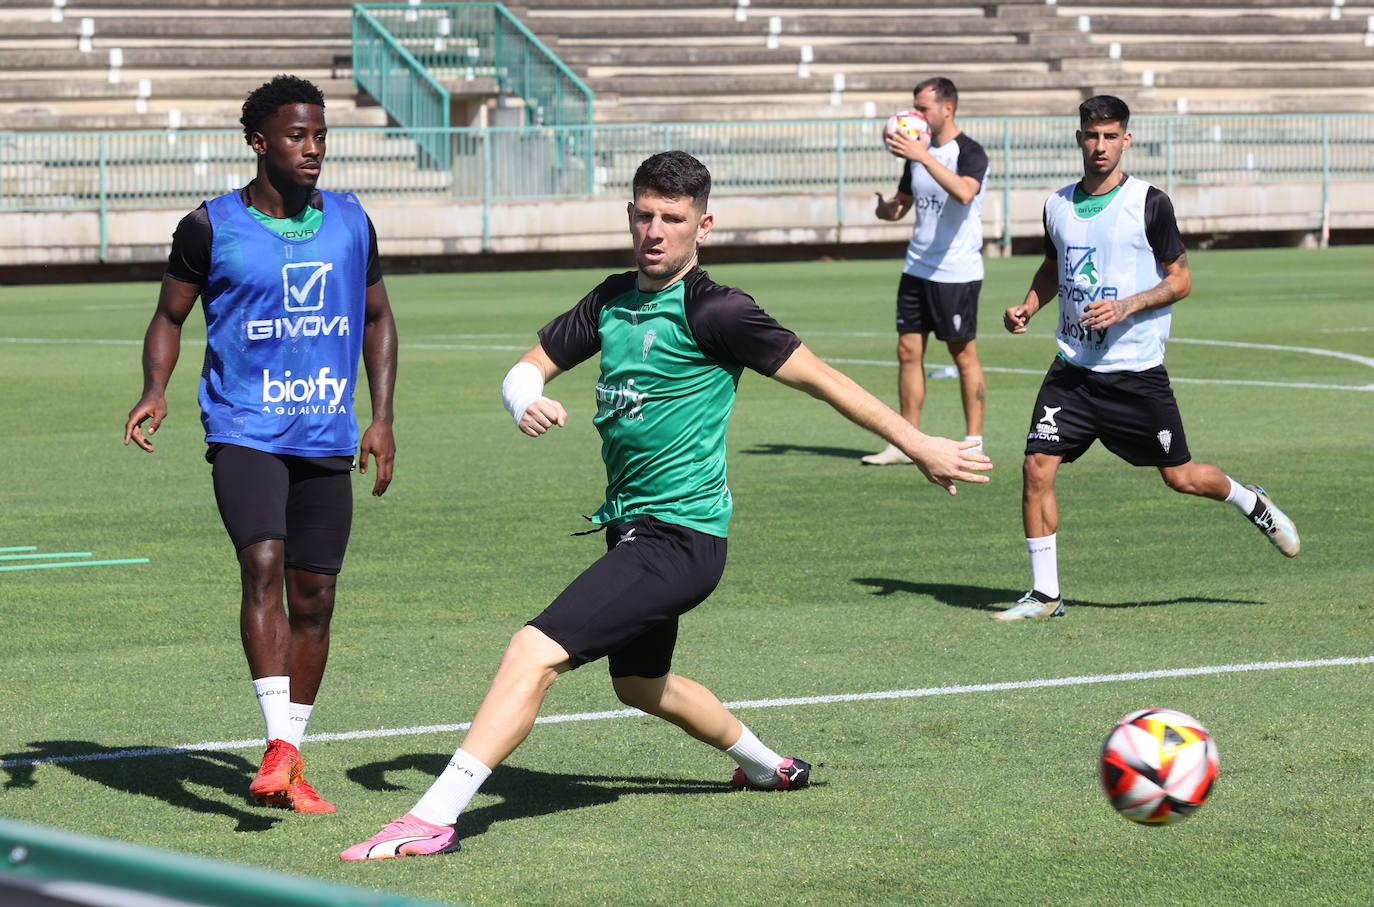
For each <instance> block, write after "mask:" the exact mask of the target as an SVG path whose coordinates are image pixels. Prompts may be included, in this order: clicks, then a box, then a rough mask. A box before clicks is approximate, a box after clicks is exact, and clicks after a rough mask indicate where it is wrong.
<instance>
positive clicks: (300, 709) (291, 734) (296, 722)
mask: <svg viewBox="0 0 1374 907" xmlns="http://www.w3.org/2000/svg"><path fill="white" fill-rule="evenodd" d="M314 710H315V707H314V706H313V705H305V704H304V703H300V702H293V703H291V708H290V709H288V710H287V712H288V714H289V716H290V719H291V721H290V728H289V729H288V731H287V736H284V737H282V738H281V739H283V740H285V741H286V742H287V743H289V744H291V745H292V746H294V747H295V748H296V749H300V748H301V741H302V740H304V739H305V726H306V725H307V724H308V723H309V722H310V713H311V712H312V711H314Z"/></svg>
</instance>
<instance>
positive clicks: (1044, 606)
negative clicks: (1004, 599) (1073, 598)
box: [988, 589, 1064, 620]
mask: <svg viewBox="0 0 1374 907" xmlns="http://www.w3.org/2000/svg"><path fill="white" fill-rule="evenodd" d="M988 616H989V617H991V618H992V619H993V620H1031V619H1033V618H1036V617H1063V616H1064V599H1063V597H1062V596H1060V597H1059V598H1050V597H1049V596H1048V595H1046V594H1044V593H1043V592H1036V591H1035V590H1034V589H1032V590H1031V591H1029V592H1027V593H1026V594H1025V595H1023V596H1021V597H1020V598H1018V599H1017V600H1016V604H1014V605H1012V606H1011V607H1010V608H1008V609H1006V610H1005V611H998V612H997V613H996V614H991V615H988Z"/></svg>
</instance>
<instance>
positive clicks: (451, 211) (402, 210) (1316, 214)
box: [0, 182, 1374, 282]
mask: <svg viewBox="0 0 1374 907" xmlns="http://www.w3.org/2000/svg"><path fill="white" fill-rule="evenodd" d="M879 188H881V189H882V190H883V191H884V192H885V193H886V192H890V191H891V188H890V187H888V186H882V187H876V186H875V187H873V189H872V190H866V191H855V192H852V193H848V194H846V195H845V196H844V197H843V200H842V202H841V200H839V199H837V198H836V197H835V196H834V195H758V196H718V197H715V198H713V199H712V200H711V208H712V211H713V212H714V213H715V216H716V226H715V229H714V230H713V232H712V235H711V238H710V239H709V240H708V242H709V244H710V245H712V246H714V247H716V248H721V247H728V248H729V249H730V251H731V255H732V257H735V258H748V257H750V255H751V253H757V256H758V257H760V258H768V257H776V256H777V255H778V252H779V250H780V249H783V248H787V249H788V251H789V253H790V257H797V256H798V255H804V253H805V252H806V250H807V248H808V247H815V250H816V254H818V255H819V254H835V251H834V250H835V249H836V248H837V247H839V248H846V247H848V248H852V249H854V250H855V252H856V254H857V253H858V250H859V249H861V248H862V247H864V246H869V245H874V244H878V245H890V244H894V243H904V242H905V241H906V239H907V237H908V236H909V235H910V230H911V223H912V221H911V218H910V217H909V216H908V217H907V218H906V219H905V220H904V221H901V222H899V223H896V224H892V223H886V222H880V221H878V220H877V219H876V218H875V217H874V216H873V205H874V201H875V199H874V194H873V192H874V191H876V190H877V189H879ZM1046 194H1047V190H1045V189H1043V188H1036V189H1013V190H1010V192H1003V191H1001V190H996V191H992V192H989V194H988V195H987V197H986V198H985V200H984V207H983V229H984V236H985V239H986V241H987V244H986V246H985V251H986V254H988V255H999V254H1005V252H1006V251H1007V246H1006V245H1005V244H1004V242H1003V241H1004V240H1007V239H1009V240H1010V241H1011V242H1012V244H1014V245H1016V246H1017V247H1020V248H1026V247H1028V246H1029V247H1033V245H1031V244H1033V243H1034V242H1035V241H1037V240H1038V239H1039V238H1040V236H1041V221H1040V214H1041V205H1042V204H1043V202H1044V199H1045V196H1046ZM1322 194H1323V189H1322V185H1321V184H1320V183H1315V182H1314V183H1280V184H1269V185H1262V186H1261V185H1253V184H1236V185H1223V186H1175V187H1174V188H1173V191H1172V193H1171V195H1172V197H1173V200H1174V207H1175V210H1176V211H1177V213H1178V217H1179V226H1180V228H1181V229H1182V231H1183V232H1184V234H1185V235H1188V236H1214V235H1217V234H1226V235H1234V234H1244V233H1260V234H1288V235H1291V236H1292V237H1293V238H1294V239H1295V240H1296V239H1303V238H1310V240H1311V241H1316V240H1317V239H1319V238H1320V234H1321V231H1322V229H1323V216H1322V212H1323V197H1322ZM364 201H365V203H366V204H367V208H368V212H369V213H370V214H371V216H372V219H373V221H374V223H375V224H376V227H377V233H378V239H379V244H380V247H381V251H382V254H383V256H384V257H385V258H387V259H391V260H403V261H406V262H408V263H409V266H410V267H411V268H430V269H433V270H445V269H450V268H453V267H455V265H456V266H458V267H462V266H463V264H462V259H464V258H466V257H477V256H481V257H483V258H486V259H491V260H496V259H500V258H501V257H503V256H510V257H519V259H520V261H521V266H522V267H537V266H539V263H540V261H541V259H547V261H548V263H549V264H550V265H558V266H567V265H568V264H569V262H570V261H571V262H576V261H578V260H585V261H586V262H587V263H588V264H592V263H599V261H600V260H602V259H604V258H606V257H608V256H615V255H620V254H623V253H624V252H625V250H626V248H627V241H628V237H627V232H626V231H627V222H626V214H625V202H624V201H623V200H618V199H611V198H592V199H572V200H547V201H532V202H527V203H510V204H501V205H495V206H493V207H492V208H491V209H490V211H489V212H484V211H483V208H482V206H481V205H479V204H426V203H388V202H372V203H367V202H366V200H364ZM1329 205H1330V208H1329V220H1328V222H1327V224H1326V226H1327V227H1328V228H1329V229H1330V230H1340V231H1354V232H1358V233H1368V232H1369V231H1374V182H1359V183H1353V182H1347V183H1333V184H1331V190H1330V199H1329ZM184 213H185V212H184V211H179V210H172V209H159V210H144V211H112V212H109V213H108V214H107V220H106V226H105V235H104V237H103V238H102V236H101V221H100V216H99V213H98V212H95V211H75V212H32V213H13V214H8V215H6V216H5V217H4V218H0V280H6V281H12V282H18V281H23V282H31V281H34V280H43V281H63V280H67V279H79V274H80V272H81V271H83V270H88V269H92V268H98V269H99V270H101V271H103V272H105V275H104V276H103V277H102V279H108V275H109V273H110V272H111V269H114V270H115V271H117V270H118V269H119V268H121V267H122V268H125V269H127V270H129V271H130V272H136V273H138V274H139V276H146V275H147V274H149V273H158V272H159V271H160V267H161V264H162V263H164V262H165V261H166V258H167V253H168V250H169V248H170V238H171V234H172V230H173V228H174V227H175V226H176V222H177V220H178V219H180V217H181V216H182V215H183V214H184ZM102 246H103V248H104V254H103V256H102V254H101V251H102ZM593 259H595V261H593Z"/></svg>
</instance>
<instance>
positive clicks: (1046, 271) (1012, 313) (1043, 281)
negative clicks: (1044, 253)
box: [1002, 258, 1059, 334]
mask: <svg viewBox="0 0 1374 907" xmlns="http://www.w3.org/2000/svg"><path fill="white" fill-rule="evenodd" d="M1058 294H1059V263H1058V259H1054V258H1046V259H1045V260H1044V261H1042V262H1040V268H1039V269H1038V270H1037V271H1036V272H1035V276H1034V277H1032V278H1031V285H1030V289H1029V290H1027V291H1026V299H1025V301H1024V302H1022V303H1021V304H1020V305H1014V306H1012V307H1011V308H1009V309H1007V310H1006V311H1005V312H1004V313H1002V326H1003V327H1005V328H1006V329H1007V330H1008V331H1010V332H1011V333H1013V334H1024V333H1025V332H1026V324H1027V323H1029V322H1030V320H1031V317H1032V316H1033V315H1034V314H1035V313H1036V312H1038V311H1040V310H1041V309H1042V308H1044V306H1045V303H1047V302H1049V301H1050V300H1051V299H1053V298H1054V297H1055V296H1057V295H1058Z"/></svg>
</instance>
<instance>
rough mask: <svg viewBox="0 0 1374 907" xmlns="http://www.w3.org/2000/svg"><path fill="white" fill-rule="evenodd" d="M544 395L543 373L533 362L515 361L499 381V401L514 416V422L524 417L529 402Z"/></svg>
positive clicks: (517, 422)
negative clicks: (502, 379)
mask: <svg viewBox="0 0 1374 907" xmlns="http://www.w3.org/2000/svg"><path fill="white" fill-rule="evenodd" d="M542 396H544V373H543V372H541V371H539V366H537V365H535V364H534V363H533V362H517V363H515V365H512V366H511V367H510V371H508V372H506V377H505V380H504V381H502V382H501V402H502V403H504V404H505V405H506V412H508V413H510V414H511V415H512V416H514V417H515V424H516V425H519V424H520V420H521V419H523V418H524V417H525V410H527V409H529V408H530V404H531V403H533V402H534V401H536V400H538V399H539V398H540V397H542Z"/></svg>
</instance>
